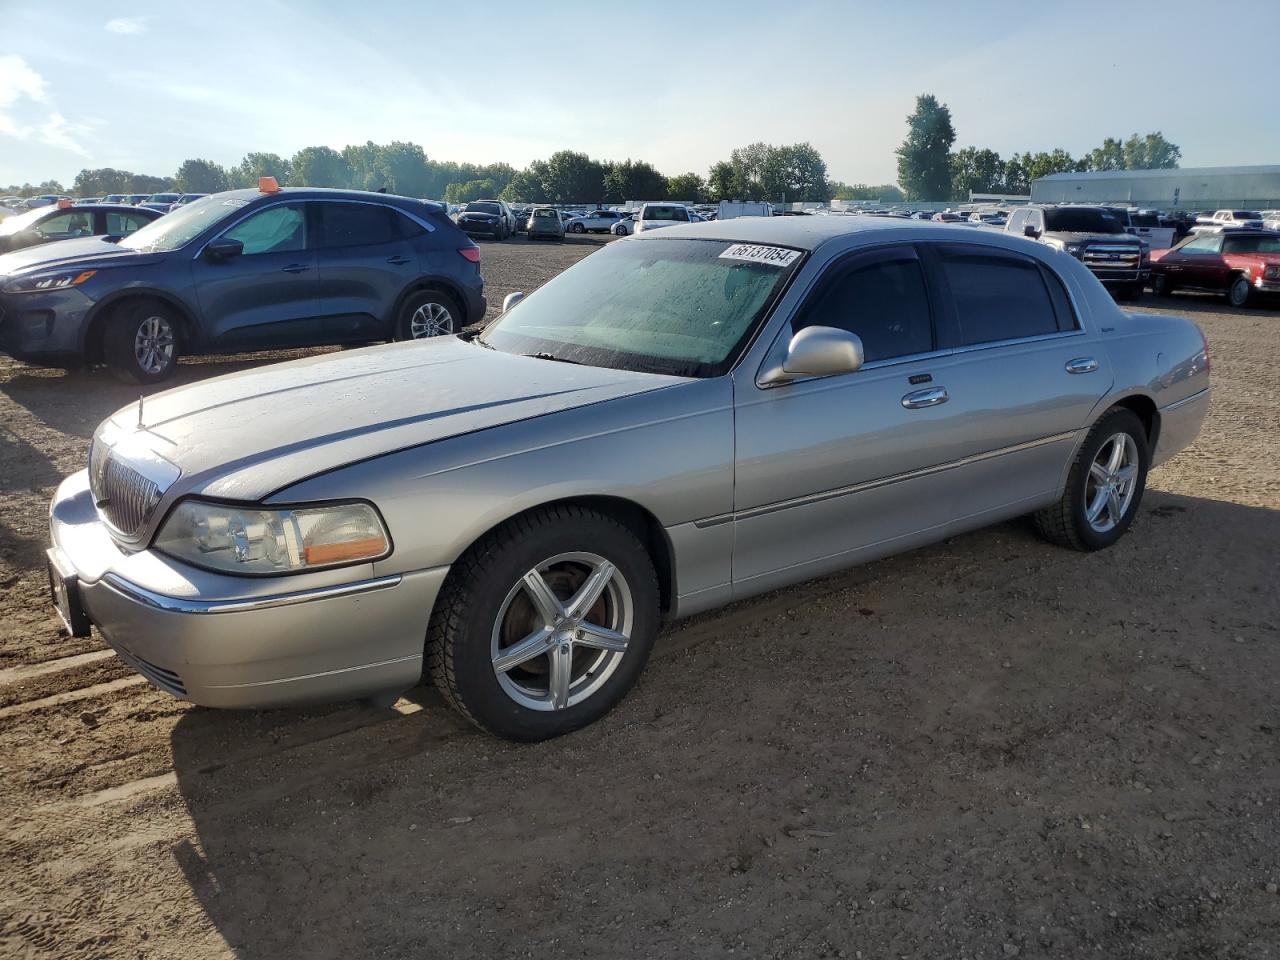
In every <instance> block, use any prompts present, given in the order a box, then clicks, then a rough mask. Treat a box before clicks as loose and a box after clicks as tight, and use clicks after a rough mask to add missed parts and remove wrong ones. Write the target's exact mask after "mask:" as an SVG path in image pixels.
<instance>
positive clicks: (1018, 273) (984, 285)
mask: <svg viewBox="0 0 1280 960" xmlns="http://www.w3.org/2000/svg"><path fill="white" fill-rule="evenodd" d="M940 267H941V270H942V275H943V278H944V279H945V280H946V284H947V286H948V287H949V288H950V291H951V299H952V302H953V303H954V304H955V310H956V323H957V325H958V327H959V329H958V331H957V334H956V335H957V344H956V345H957V346H967V345H970V344H975V343H991V342H992V341H996V340H1015V339H1018V338H1020V337H1034V336H1039V335H1040V334H1045V333H1056V332H1057V330H1058V320H1057V316H1056V314H1055V313H1054V309H1053V303H1052V301H1051V300H1050V299H1049V290H1048V288H1047V287H1046V286H1045V282H1044V278H1043V277H1042V276H1041V274H1040V268H1039V267H1038V266H1037V265H1036V264H1035V263H1034V262H1032V261H1030V260H1022V259H1017V258H1014V257H1004V256H992V255H990V254H986V253H963V252H956V251H948V252H945V253H944V254H943V256H942V258H941V263H940Z"/></svg>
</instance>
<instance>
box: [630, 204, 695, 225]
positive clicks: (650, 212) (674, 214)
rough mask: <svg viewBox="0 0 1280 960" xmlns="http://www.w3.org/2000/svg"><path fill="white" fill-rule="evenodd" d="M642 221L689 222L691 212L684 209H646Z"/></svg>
mask: <svg viewBox="0 0 1280 960" xmlns="http://www.w3.org/2000/svg"><path fill="white" fill-rule="evenodd" d="M640 219H641V220H683V221H685V222H688V220H689V211H687V210H686V209H685V208H684V207H645V208H644V213H643V214H642V215H641V217H640Z"/></svg>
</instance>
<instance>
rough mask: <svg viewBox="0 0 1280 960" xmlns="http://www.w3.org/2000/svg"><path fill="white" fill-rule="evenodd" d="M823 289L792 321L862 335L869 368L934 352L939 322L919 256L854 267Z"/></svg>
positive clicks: (801, 325) (794, 326)
mask: <svg viewBox="0 0 1280 960" xmlns="http://www.w3.org/2000/svg"><path fill="white" fill-rule="evenodd" d="M835 269H836V271H837V275H836V276H835V278H834V279H833V281H832V282H830V283H828V284H827V285H825V286H824V287H823V288H822V289H820V290H819V291H818V292H817V294H816V296H815V298H814V299H813V300H812V301H810V302H809V303H808V304H806V305H805V306H804V307H803V308H802V309H801V311H800V313H799V315H798V316H797V317H796V318H795V319H794V320H793V321H792V330H793V332H799V331H800V330H803V329H804V328H805V327H814V326H821V327H836V328H838V329H840V330H848V331H849V332H850V333H856V334H857V335H858V337H859V338H861V340H862V350H863V356H864V358H865V359H866V361H867V362H868V363H871V362H873V361H875V360H890V359H893V358H894V357H907V356H911V355H912V354H917V353H928V352H929V351H930V350H932V349H933V323H932V321H931V318H930V312H929V296H928V294H927V293H926V291H925V285H924V275H923V273H922V272H921V269H920V262H919V261H918V260H917V259H915V258H914V257H910V258H907V257H903V258H902V259H885V260H877V261H876V262H874V263H863V264H862V265H858V264H856V263H855V264H851V265H850V266H849V267H848V268H846V270H845V271H844V272H843V273H839V272H838V271H839V270H840V268H839V267H836V268H835Z"/></svg>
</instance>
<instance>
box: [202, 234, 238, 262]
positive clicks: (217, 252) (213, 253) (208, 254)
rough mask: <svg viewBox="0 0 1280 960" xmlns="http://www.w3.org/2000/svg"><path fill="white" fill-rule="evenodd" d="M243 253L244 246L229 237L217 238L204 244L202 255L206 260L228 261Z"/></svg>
mask: <svg viewBox="0 0 1280 960" xmlns="http://www.w3.org/2000/svg"><path fill="white" fill-rule="evenodd" d="M242 253H244V244H243V243H241V242H240V241H239V240H232V239H231V238H230V237H219V238H218V239H217V240H210V241H209V242H208V243H207V244H205V248H204V255H205V259H207V260H217V261H221V260H230V259H231V258H232V257H238V256H240V254H242Z"/></svg>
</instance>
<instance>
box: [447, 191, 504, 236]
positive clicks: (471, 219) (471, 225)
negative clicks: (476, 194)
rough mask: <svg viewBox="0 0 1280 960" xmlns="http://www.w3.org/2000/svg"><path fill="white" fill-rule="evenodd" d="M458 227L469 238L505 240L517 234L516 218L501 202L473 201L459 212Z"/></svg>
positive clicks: (464, 205)
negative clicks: (480, 237)
mask: <svg viewBox="0 0 1280 960" xmlns="http://www.w3.org/2000/svg"><path fill="white" fill-rule="evenodd" d="M458 226H459V227H461V228H462V231H463V233H465V234H466V235H467V236H469V237H470V236H484V237H491V238H492V239H494V240H505V239H507V237H509V236H511V235H512V234H513V233H515V232H516V218H515V215H514V214H512V212H511V208H510V207H508V206H507V205H506V204H505V203H504V202H502V201H501V200H472V201H471V202H470V203H466V204H463V207H462V210H461V211H459V213H458Z"/></svg>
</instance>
